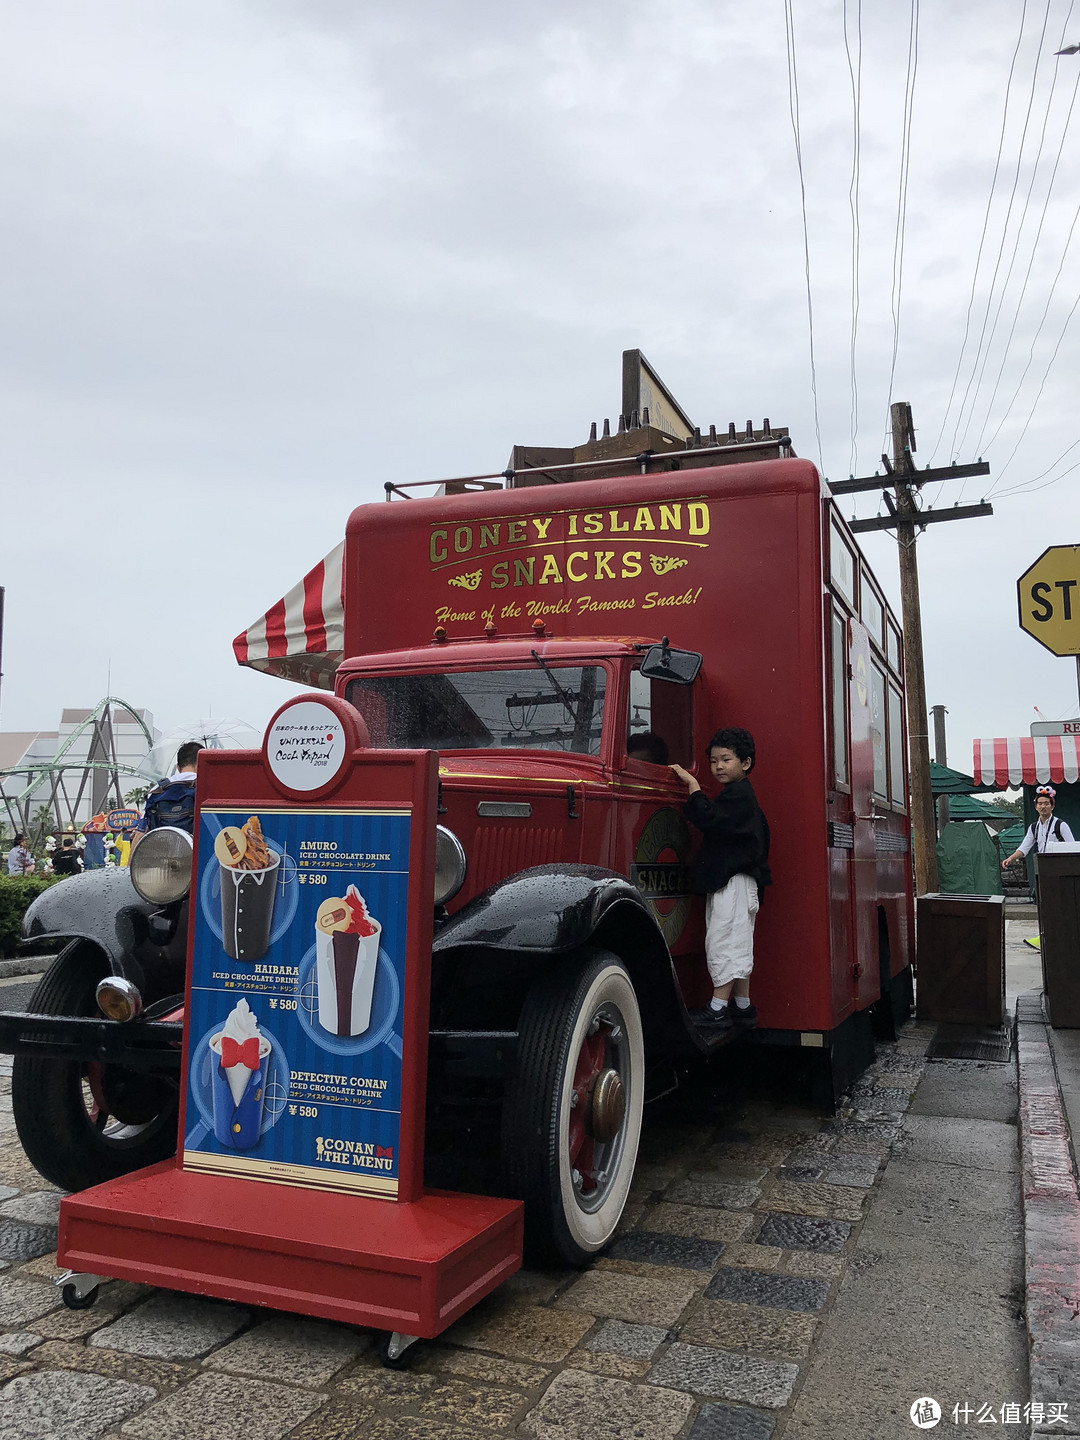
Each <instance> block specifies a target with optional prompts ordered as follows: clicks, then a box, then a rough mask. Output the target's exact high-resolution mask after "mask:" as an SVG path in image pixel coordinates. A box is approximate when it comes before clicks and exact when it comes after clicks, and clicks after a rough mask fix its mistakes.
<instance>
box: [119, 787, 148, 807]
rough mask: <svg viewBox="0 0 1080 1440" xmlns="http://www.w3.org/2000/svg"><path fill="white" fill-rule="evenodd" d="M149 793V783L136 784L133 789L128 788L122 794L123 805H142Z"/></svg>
mask: <svg viewBox="0 0 1080 1440" xmlns="http://www.w3.org/2000/svg"><path fill="white" fill-rule="evenodd" d="M149 794H150V786H149V785H136V787H135V789H134V790H129V791H128V792H127V794H126V795H125V796H124V804H125V805H143V804H145V802H146V797H147V795H149Z"/></svg>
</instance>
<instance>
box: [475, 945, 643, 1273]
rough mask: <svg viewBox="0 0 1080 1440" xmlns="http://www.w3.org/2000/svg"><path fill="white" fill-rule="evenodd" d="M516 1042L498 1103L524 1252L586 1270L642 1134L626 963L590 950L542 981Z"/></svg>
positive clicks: (609, 1225) (638, 1039) (636, 1034)
mask: <svg viewBox="0 0 1080 1440" xmlns="http://www.w3.org/2000/svg"><path fill="white" fill-rule="evenodd" d="M518 1034H519V1040H518V1064H517V1068H516V1071H515V1073H514V1075H513V1077H512V1078H511V1080H510V1081H509V1083H508V1085H507V1091H506V1096H505V1099H504V1102H503V1123H502V1161H503V1172H504V1176H505V1178H506V1183H507V1186H508V1189H509V1191H510V1193H511V1194H512V1195H516V1196H518V1197H519V1198H520V1199H522V1200H524V1202H525V1235H526V1245H527V1248H528V1250H529V1252H530V1254H531V1255H532V1256H534V1257H535V1258H537V1259H541V1260H547V1261H554V1262H560V1261H561V1262H562V1263H564V1264H570V1265H584V1264H585V1263H586V1262H587V1261H588V1260H589V1259H591V1257H592V1256H593V1255H595V1254H596V1252H597V1251H598V1250H601V1249H602V1248H603V1247H604V1246H605V1245H606V1244H607V1243H608V1242H609V1241H610V1240H611V1238H612V1236H613V1235H614V1233H615V1229H616V1226H617V1225H618V1223H619V1218H620V1216H621V1215H622V1212H623V1207H624V1206H625V1204H626V1197H627V1194H628V1193H629V1190H630V1182H631V1180H632V1179H633V1174H634V1163H635V1161H636V1159H637V1148H638V1139H639V1136H640V1134H641V1109H642V1102H643V1099H644V1077H645V1051H644V1045H643V1041H642V1030H641V1014H640V1011H639V1009H638V1002H637V996H636V995H635V993H634V987H633V985H632V983H631V981H630V976H629V975H628V974H627V972H626V968H625V966H624V965H623V963H622V961H621V960H620V959H619V958H618V956H616V955H612V954H610V953H608V952H607V951H604V950H589V951H586V952H585V955H584V960H583V958H582V956H581V954H579V955H578V956H577V957H576V958H574V959H572V960H570V961H567V962H564V963H563V964H561V965H559V966H557V967H556V968H555V969H554V970H552V971H551V972H549V973H548V974H545V975H544V976H543V977H542V978H541V979H540V980H539V981H537V982H536V984H535V985H534V986H533V988H532V989H531V990H530V991H529V993H528V995H527V996H526V999H525V1003H524V1006H523V1007H522V1012H521V1016H520V1019H519V1021H518Z"/></svg>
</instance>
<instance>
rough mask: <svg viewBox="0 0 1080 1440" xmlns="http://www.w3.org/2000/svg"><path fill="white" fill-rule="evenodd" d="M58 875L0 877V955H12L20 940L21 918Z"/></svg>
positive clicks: (59, 877) (56, 879)
mask: <svg viewBox="0 0 1080 1440" xmlns="http://www.w3.org/2000/svg"><path fill="white" fill-rule="evenodd" d="M61 878H62V877H61V876H59V875H0V955H14V954H15V953H16V950H17V947H18V944H19V941H20V940H21V939H22V918H23V915H24V914H25V913H26V911H27V910H28V909H29V908H30V903H31V901H33V900H36V899H37V897H38V896H39V895H40V894H41V892H42V891H43V890H47V889H48V888H49V886H50V885H55V884H56V883H57V881H58V880H60V879H61Z"/></svg>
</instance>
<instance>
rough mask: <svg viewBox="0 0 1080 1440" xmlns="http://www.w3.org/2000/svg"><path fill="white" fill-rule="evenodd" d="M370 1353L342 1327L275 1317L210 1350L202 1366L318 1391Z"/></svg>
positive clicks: (364, 1342)
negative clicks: (262, 1377)
mask: <svg viewBox="0 0 1080 1440" xmlns="http://www.w3.org/2000/svg"><path fill="white" fill-rule="evenodd" d="M370 1348H371V1341H370V1339H369V1338H368V1337H367V1336H364V1335H361V1334H360V1333H359V1332H358V1331H356V1330H350V1329H346V1328H345V1327H344V1326H342V1325H328V1324H326V1323H325V1322H323V1321H318V1320H302V1319H299V1318H294V1317H293V1316H288V1315H276V1316H275V1317H274V1318H273V1319H272V1320H268V1321H266V1323H265V1324H264V1325H258V1326H256V1327H255V1329H254V1330H249V1331H248V1332H247V1334H246V1335H241V1336H240V1337H239V1338H238V1339H236V1340H233V1341H230V1343H229V1344H228V1345H225V1346H224V1347H223V1348H222V1349H220V1350H215V1351H214V1353H213V1355H209V1356H207V1358H206V1360H204V1361H203V1364H204V1365H206V1366H207V1368H208V1369H212V1370H227V1371H229V1373H230V1374H232V1375H254V1376H256V1377H258V1376H261V1375H272V1376H273V1377H274V1379H275V1380H278V1381H281V1383H282V1384H285V1385H306V1386H308V1387H309V1388H311V1389H317V1388H318V1387H319V1386H320V1385H325V1384H326V1382H327V1381H328V1380H329V1379H330V1377H331V1376H332V1375H336V1374H337V1372H338V1371H339V1370H341V1369H343V1368H344V1367H345V1366H346V1365H348V1363H349V1362H350V1360H355V1359H356V1357H357V1355H359V1354H361V1353H362V1352H363V1351H364V1350H367V1349H370Z"/></svg>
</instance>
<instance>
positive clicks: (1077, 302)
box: [998, 295, 1080, 479]
mask: <svg viewBox="0 0 1080 1440" xmlns="http://www.w3.org/2000/svg"><path fill="white" fill-rule="evenodd" d="M1078 305H1080V295H1078V296H1077V297H1076V299H1075V300H1074V301H1073V303H1072V309H1071V310H1070V311H1069V313H1068V315H1066V316H1065V324H1064V325H1063V326H1062V327H1061V334H1060V335H1059V336H1058V338H1057V344H1056V345H1055V346H1054V353H1053V354H1052V355H1051V356H1050V359H1049V361H1048V362H1047V365H1046V369H1045V371H1044V372H1043V378H1042V381H1041V382H1040V384H1039V389H1038V392H1037V394H1036V396H1035V399H1034V400H1033V401H1032V402H1031V409H1030V410H1029V411H1028V415H1027V419H1026V420H1025V421H1024V428H1023V429H1022V430H1021V431H1020V434H1019V435H1018V436H1017V440H1016V444H1015V445H1014V446H1013V448H1012V453H1011V454H1010V456H1009V458H1008V459H1007V460H1006V461H1005V464H1004V465H1002V467H1001V470H1000V471H999V472H998V477H999V479H1000V477H1001V475H1002V474H1003V473H1004V472H1005V471H1006V470H1007V469H1008V468H1009V466H1010V465H1011V464H1012V462H1013V461H1014V460H1015V459H1016V452H1017V451H1018V450H1019V449H1020V446H1021V444H1022V442H1023V439H1024V436H1025V435H1026V434H1027V432H1028V426H1029V425H1030V424H1031V417H1032V416H1033V415H1034V414H1035V411H1036V409H1037V408H1038V404H1039V401H1040V400H1041V399H1042V393H1043V390H1044V389H1045V388H1046V382H1047V380H1048V379H1049V376H1050V371H1051V370H1052V369H1053V367H1054V361H1055V360H1056V359H1057V357H1058V351H1059V350H1060V349H1061V342H1062V341H1063V340H1064V339H1065V332H1066V330H1068V328H1069V321H1070V320H1071V319H1072V317H1073V316H1074V315H1075V314H1076V307H1077V306H1078Z"/></svg>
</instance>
